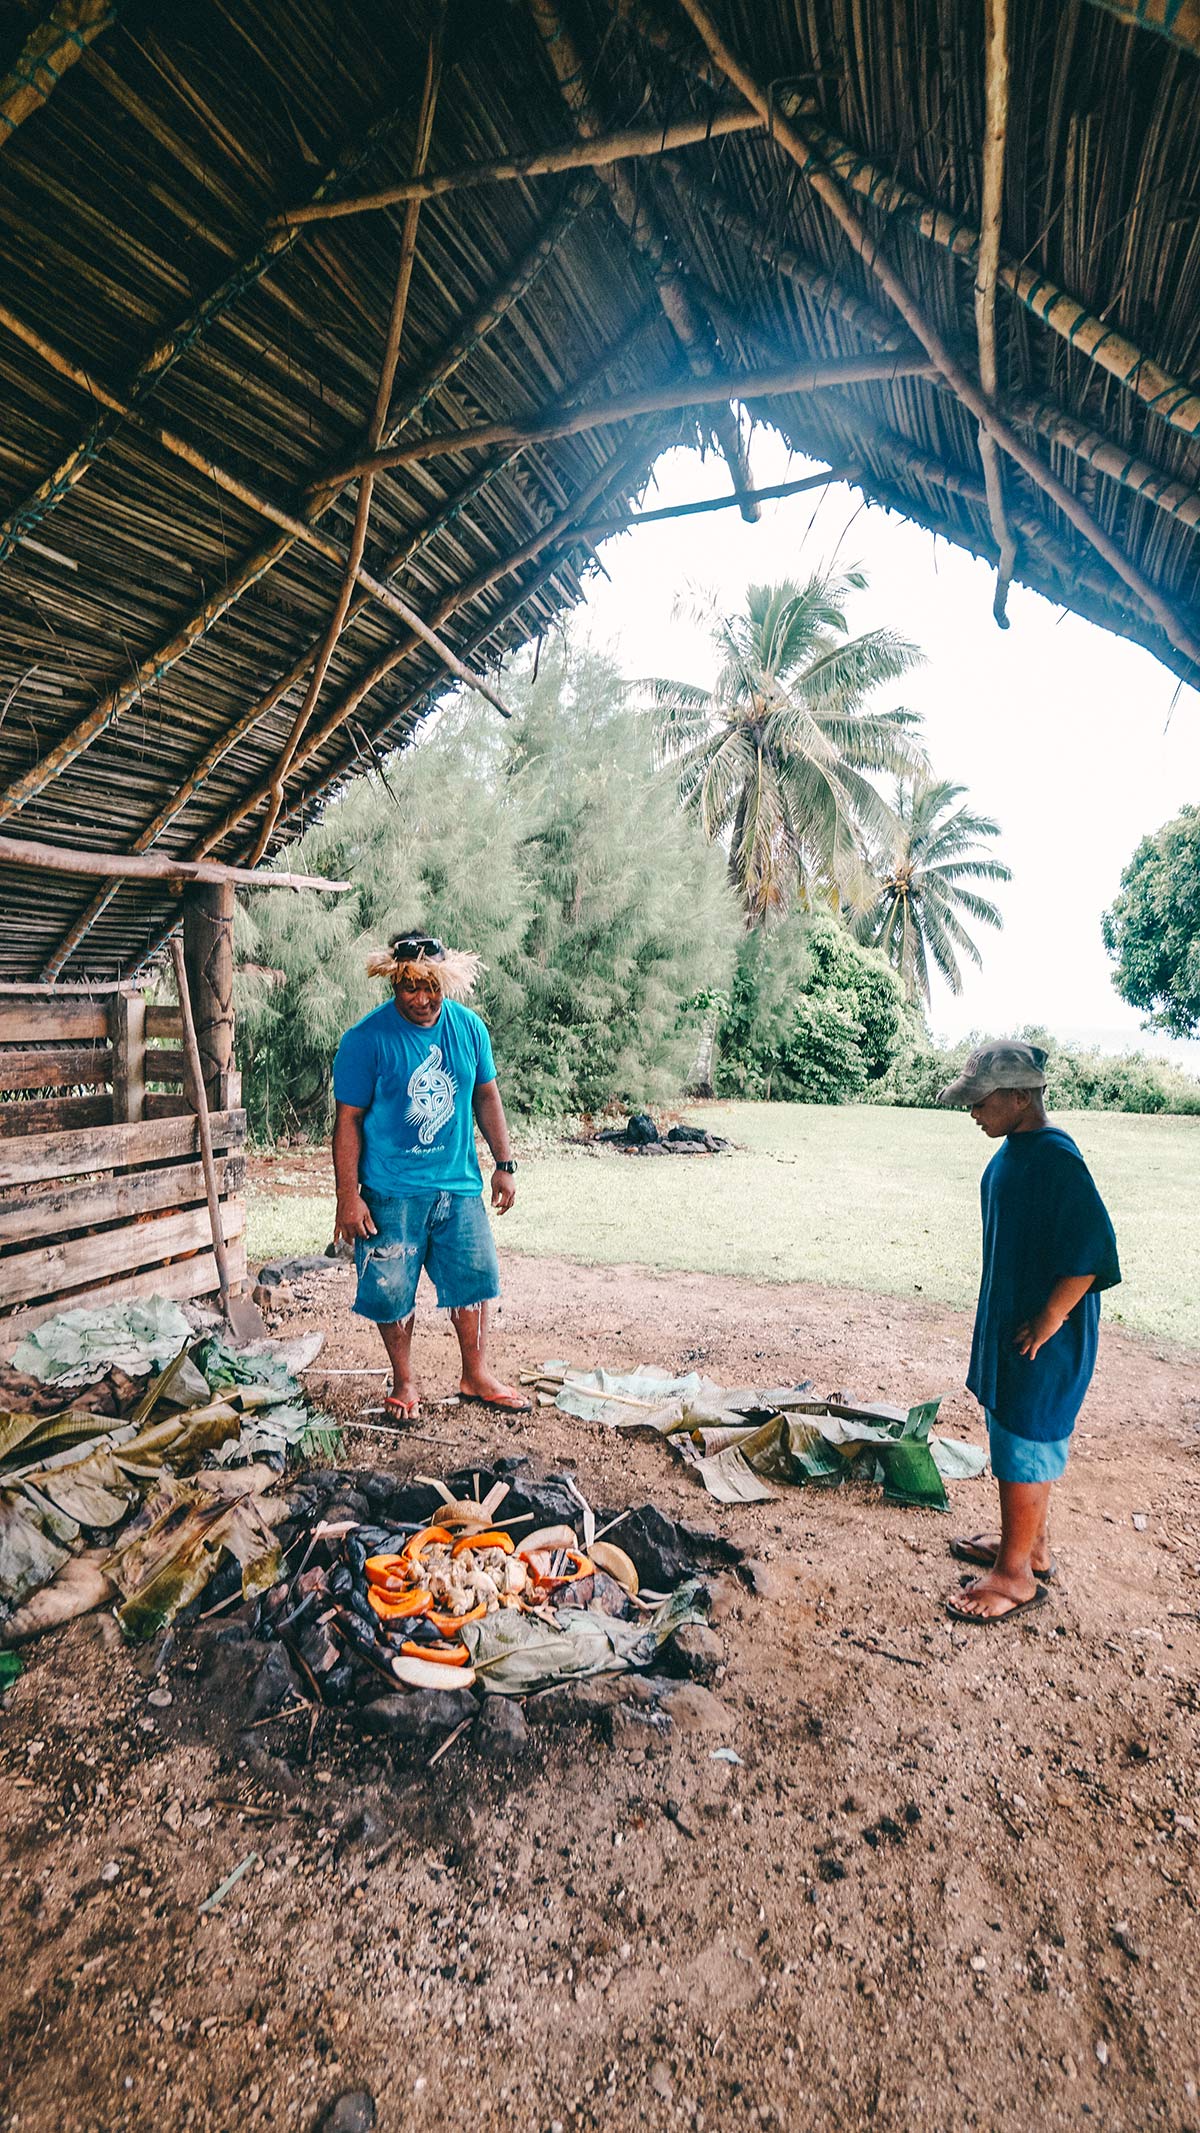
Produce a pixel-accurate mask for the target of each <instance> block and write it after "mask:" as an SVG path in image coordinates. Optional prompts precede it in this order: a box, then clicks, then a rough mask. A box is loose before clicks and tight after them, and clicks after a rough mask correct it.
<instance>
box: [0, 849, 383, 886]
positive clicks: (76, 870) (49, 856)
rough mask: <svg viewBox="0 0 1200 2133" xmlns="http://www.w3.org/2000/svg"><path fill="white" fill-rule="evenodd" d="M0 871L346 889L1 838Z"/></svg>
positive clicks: (295, 877) (293, 877)
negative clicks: (1, 868)
mask: <svg viewBox="0 0 1200 2133" xmlns="http://www.w3.org/2000/svg"><path fill="white" fill-rule="evenodd" d="M0 866H6V867H33V868H35V869H36V871H37V872H38V873H41V874H86V875H90V876H95V875H100V876H102V877H103V878H104V879H106V880H110V881H232V882H234V883H236V884H237V886H238V887H239V888H243V889H262V888H272V889H321V890H325V891H329V890H335V889H348V888H349V887H350V883H349V882H348V881H327V880H326V879H325V877H324V876H323V875H321V874H272V875H270V876H268V875H266V874H258V873H254V872H252V871H251V869H249V868H248V867H230V866H224V865H222V864H221V863H220V862H219V861H217V860H213V859H201V860H197V859H175V858H173V857H172V856H171V854H170V853H169V852H142V853H136V854H135V853H129V852H84V851H81V850H80V849H79V847H78V845H74V844H72V845H63V844H40V843H33V842H28V841H27V840H26V839H25V838H24V837H0Z"/></svg>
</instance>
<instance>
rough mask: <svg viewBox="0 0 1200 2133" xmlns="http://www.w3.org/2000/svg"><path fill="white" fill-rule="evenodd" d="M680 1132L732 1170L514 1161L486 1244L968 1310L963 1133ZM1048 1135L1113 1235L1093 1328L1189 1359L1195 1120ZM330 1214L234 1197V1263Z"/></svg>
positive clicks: (902, 1114)
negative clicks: (710, 1140) (503, 1209)
mask: <svg viewBox="0 0 1200 2133" xmlns="http://www.w3.org/2000/svg"><path fill="white" fill-rule="evenodd" d="M691 1115H692V1116H694V1117H695V1118H697V1119H699V1118H702V1119H703V1122H704V1124H705V1125H707V1126H709V1127H710V1128H711V1130H712V1131H713V1132H715V1133H722V1134H726V1135H727V1136H728V1137H729V1138H730V1139H731V1140H733V1141H735V1142H736V1143H737V1144H738V1147H737V1152H736V1153H734V1154H732V1155H729V1156H723V1157H719V1158H716V1159H713V1160H711V1161H705V1160H702V1159H700V1158H698V1157H685V1158H676V1157H669V1156H663V1157H659V1158H651V1159H649V1160H643V1159H639V1158H637V1157H622V1156H614V1155H607V1154H606V1155H591V1154H589V1153H587V1152H586V1151H585V1150H583V1149H579V1148H575V1147H571V1146H568V1145H561V1146H553V1145H551V1146H549V1147H546V1148H543V1149H539V1150H538V1152H536V1153H531V1155H530V1156H529V1158H528V1159H527V1161H526V1162H525V1163H524V1164H523V1165H522V1169H521V1177H520V1195H519V1198H518V1201H517V1205H516V1207H515V1208H514V1209H513V1211H512V1213H511V1214H510V1215H508V1216H506V1217H505V1220H504V1223H503V1225H502V1228H501V1230H500V1236H501V1240H502V1242H503V1244H504V1245H505V1246H506V1247H507V1248H508V1249H509V1250H514V1251H521V1252H532V1253H555V1254H561V1255H562V1256H563V1257H564V1258H568V1259H577V1260H582V1261H585V1262H588V1263H592V1264H595V1263H600V1264H609V1265H611V1264H621V1263H628V1262H632V1263H635V1264H639V1265H645V1266H654V1267H677V1268H683V1269H687V1270H690V1271H693V1272H697V1273H713V1274H741V1275H746V1276H748V1277H750V1278H751V1279H753V1280H756V1281H815V1282H829V1283H832V1284H835V1285H838V1286H847V1287H851V1288H860V1289H874V1290H881V1291H884V1292H886V1293H890V1294H894V1295H898V1296H911V1295H914V1294H917V1295H923V1296H925V1297H927V1298H929V1299H931V1300H933V1301H938V1302H943V1303H949V1304H958V1305H969V1304H971V1303H972V1302H973V1301H974V1297H975V1284H976V1279H977V1275H978V1266H979V1193H978V1186H979V1174H980V1171H981V1170H982V1168H983V1165H984V1163H985V1161H986V1160H987V1157H988V1156H989V1154H990V1153H991V1148H990V1144H988V1143H986V1142H985V1141H984V1140H983V1138H982V1136H981V1135H980V1134H979V1133H978V1131H977V1130H976V1129H975V1128H974V1127H973V1126H972V1124H971V1122H970V1120H969V1118H967V1117H966V1116H965V1115H963V1114H960V1113H957V1112H943V1111H896V1110H886V1109H883V1108H877V1107H873V1106H870V1105H864V1106H862V1107H861V1108H859V1107H855V1106H830V1107H825V1106H821V1105H809V1104H722V1105H705V1106H703V1107H702V1109H700V1110H698V1111H696V1112H694V1113H693V1114H691ZM1056 1118H1057V1120H1058V1122H1059V1123H1061V1124H1062V1125H1064V1126H1065V1127H1066V1128H1067V1130H1068V1131H1069V1132H1071V1133H1073V1134H1074V1136H1075V1138H1076V1140H1077V1141H1078V1142H1079V1145H1080V1147H1081V1149H1082V1150H1083V1153H1084V1155H1085V1156H1086V1158H1087V1160H1088V1163H1089V1165H1090V1167H1091V1169H1092V1172H1093V1175H1094V1176H1095V1178H1096V1182H1097V1184H1098V1185H1099V1187H1100V1190H1101V1192H1102V1193H1103V1195H1104V1198H1105V1201H1106V1203H1107V1205H1108V1208H1109V1211H1110V1213H1111V1215H1112V1218H1113V1221H1114V1223H1115V1225H1116V1231H1117V1241H1118V1244H1119V1246H1120V1252H1121V1263H1122V1269H1123V1272H1124V1276H1125V1279H1124V1283H1123V1286H1122V1287H1121V1288H1120V1289H1118V1290H1117V1291H1116V1292H1115V1293H1114V1294H1113V1295H1112V1296H1111V1298H1106V1300H1105V1307H1104V1308H1105V1315H1106V1317H1107V1318H1108V1319H1109V1320H1110V1321H1112V1322H1113V1323H1116V1324H1123V1325H1125V1326H1128V1327H1131V1328H1133V1329H1135V1330H1137V1331H1138V1332H1142V1333H1149V1334H1154V1335H1158V1336H1159V1337H1162V1338H1165V1339H1167V1340H1170V1341H1178V1342H1181V1343H1183V1344H1184V1345H1186V1346H1189V1347H1195V1348H1200V1221H1198V1220H1197V1209H1198V1208H1200V1118H1159V1117H1143V1116H1135V1115H1132V1114H1129V1113H1125V1112H1114V1111H1106V1112H1101V1111H1087V1112H1076V1113H1071V1112H1062V1113H1058V1114H1056ZM517 1143H518V1147H519V1146H520V1134H519V1133H518V1135H517ZM261 1191H262V1188H260V1193H261ZM331 1213H332V1198H329V1199H325V1198H316V1197H311V1196H305V1197H300V1196H296V1197H292V1198H289V1199H286V1200H285V1199H282V1198H274V1197H271V1196H270V1195H269V1194H268V1195H267V1196H265V1197H258V1196H255V1197H252V1200H251V1207H250V1234H249V1247H250V1252H251V1257H252V1259H255V1260H262V1259H264V1258H267V1257H273V1256H276V1255H278V1254H280V1253H283V1252H295V1251H314V1250H316V1251H319V1250H321V1249H323V1247H324V1245H325V1244H326V1242H327V1241H328V1238H329V1234H330V1217H331Z"/></svg>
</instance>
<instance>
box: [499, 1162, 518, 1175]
mask: <svg viewBox="0 0 1200 2133" xmlns="http://www.w3.org/2000/svg"><path fill="white" fill-rule="evenodd" d="M516 1167H517V1166H516V1163H515V1162H508V1163H497V1165H496V1168H497V1170H504V1171H507V1173H508V1175H509V1177H511V1176H512V1174H513V1172H514V1171H515V1169H516Z"/></svg>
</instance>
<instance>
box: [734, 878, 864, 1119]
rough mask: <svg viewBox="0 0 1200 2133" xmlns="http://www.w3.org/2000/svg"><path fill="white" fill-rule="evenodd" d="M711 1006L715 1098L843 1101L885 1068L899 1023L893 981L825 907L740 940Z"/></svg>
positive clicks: (853, 1096) (858, 1092)
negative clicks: (728, 976)
mask: <svg viewBox="0 0 1200 2133" xmlns="http://www.w3.org/2000/svg"><path fill="white" fill-rule="evenodd" d="M715 1004H716V1005H717V1007H718V1011H719V1012H718V1021H717V1066H716V1074H715V1088H716V1091H717V1093H718V1094H719V1095H725V1096H746V1097H763V1098H774V1099H775V1100H776V1101H781V1100H782V1101H784V1102H791V1103H852V1102H853V1101H854V1100H855V1099H856V1098H858V1097H861V1096H862V1095H863V1094H864V1092H865V1091H866V1089H867V1087H868V1085H869V1084H870V1083H871V1082H873V1081H878V1080H880V1079H881V1077H882V1076H883V1075H885V1074H886V1073H887V1070H888V1068H889V1066H890V1065H891V1063H892V1060H893V1058H894V1057H895V1054H896V1048H897V1045H898V1043H899V1041H900V1036H901V1031H902V1029H903V1027H904V1023H905V1008H904V996H903V993H902V991H901V987H900V983H899V980H898V979H897V978H896V977H895V975H894V974H893V972H892V971H891V970H890V969H889V968H888V966H887V964H886V963H885V962H884V960H883V957H882V956H881V955H878V954H876V953H875V951H874V950H873V949H868V948H861V947H859V945H858V944H857V942H856V941H854V940H853V939H852V938H851V936H850V934H849V933H847V932H846V931H845V929H844V928H843V927H842V926H841V924H840V923H839V922H838V920H837V919H835V918H834V917H833V915H832V913H830V912H826V911H818V912H814V913H811V914H796V915H793V916H792V917H790V918H788V919H785V920H784V921H783V922H782V923H781V924H780V925H778V926H776V927H774V928H773V929H772V930H771V931H769V932H755V933H752V934H749V935H748V936H747V937H746V938H745V940H744V941H743V944H742V947H741V951H740V953H739V956H738V963H737V969H736V971H735V972H734V978H733V983H732V985H731V987H730V990H729V993H728V995H727V996H725V997H723V998H722V999H720V1000H718V1001H716V1002H715Z"/></svg>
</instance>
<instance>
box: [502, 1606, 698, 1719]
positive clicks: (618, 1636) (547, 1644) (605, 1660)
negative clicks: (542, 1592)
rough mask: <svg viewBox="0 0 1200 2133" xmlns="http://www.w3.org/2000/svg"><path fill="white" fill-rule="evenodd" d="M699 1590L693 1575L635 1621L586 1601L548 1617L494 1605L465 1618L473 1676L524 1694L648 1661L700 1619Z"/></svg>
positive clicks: (648, 1663)
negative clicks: (480, 1618) (599, 1609)
mask: <svg viewBox="0 0 1200 2133" xmlns="http://www.w3.org/2000/svg"><path fill="white" fill-rule="evenodd" d="M702 1590H703V1587H702V1586H701V1584H700V1583H699V1581H698V1580H696V1579H691V1580H689V1581H688V1582H687V1583H685V1584H683V1585H679V1586H677V1587H676V1589H675V1591H674V1592H673V1593H671V1594H670V1595H669V1596H668V1598H667V1599H665V1600H664V1601H662V1603H661V1604H660V1605H659V1606H658V1607H656V1608H655V1610H654V1613H653V1614H651V1615H647V1616H644V1617H643V1618H642V1619H641V1620H640V1621H637V1622H626V1621H623V1620H622V1619H621V1618H620V1617H618V1616H615V1615H603V1614H600V1613H598V1612H593V1611H592V1610H591V1609H590V1608H580V1607H574V1608H570V1607H558V1608H554V1609H553V1610H551V1619H550V1620H546V1619H544V1618H543V1617H541V1616H538V1615H526V1614H521V1613H520V1612H519V1611H518V1610H517V1609H516V1608H500V1609H499V1610H498V1612H497V1613H495V1614H491V1615H487V1616H485V1618H484V1620H483V1621H482V1622H469V1623H467V1625H466V1626H465V1628H464V1630H463V1636H464V1638H465V1639H466V1641H467V1644H468V1645H469V1647H470V1652H471V1663H472V1665H473V1666H474V1669H475V1673H476V1676H477V1678H478V1679H479V1681H480V1682H481V1684H482V1686H483V1688H484V1690H485V1691H486V1692H487V1693H488V1694H489V1695H492V1696H528V1695H530V1694H532V1692H533V1691H534V1690H535V1689H545V1688H552V1687H554V1686H555V1685H556V1684H558V1683H561V1682H564V1681H579V1680H583V1679H584V1678H586V1677H587V1676H589V1675H592V1674H623V1673H626V1672H627V1671H628V1670H629V1669H630V1668H631V1667H646V1666H652V1665H653V1663H654V1660H655V1658H656V1656H657V1654H658V1650H659V1647H660V1646H661V1645H662V1644H665V1643H666V1640H667V1638H668V1637H671V1636H673V1635H674V1633H675V1631H676V1630H677V1629H682V1628H683V1627H684V1624H685V1623H688V1622H703V1620H704V1616H705V1610H704V1608H703V1606H702V1605H701V1601H700V1595H701V1593H702Z"/></svg>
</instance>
